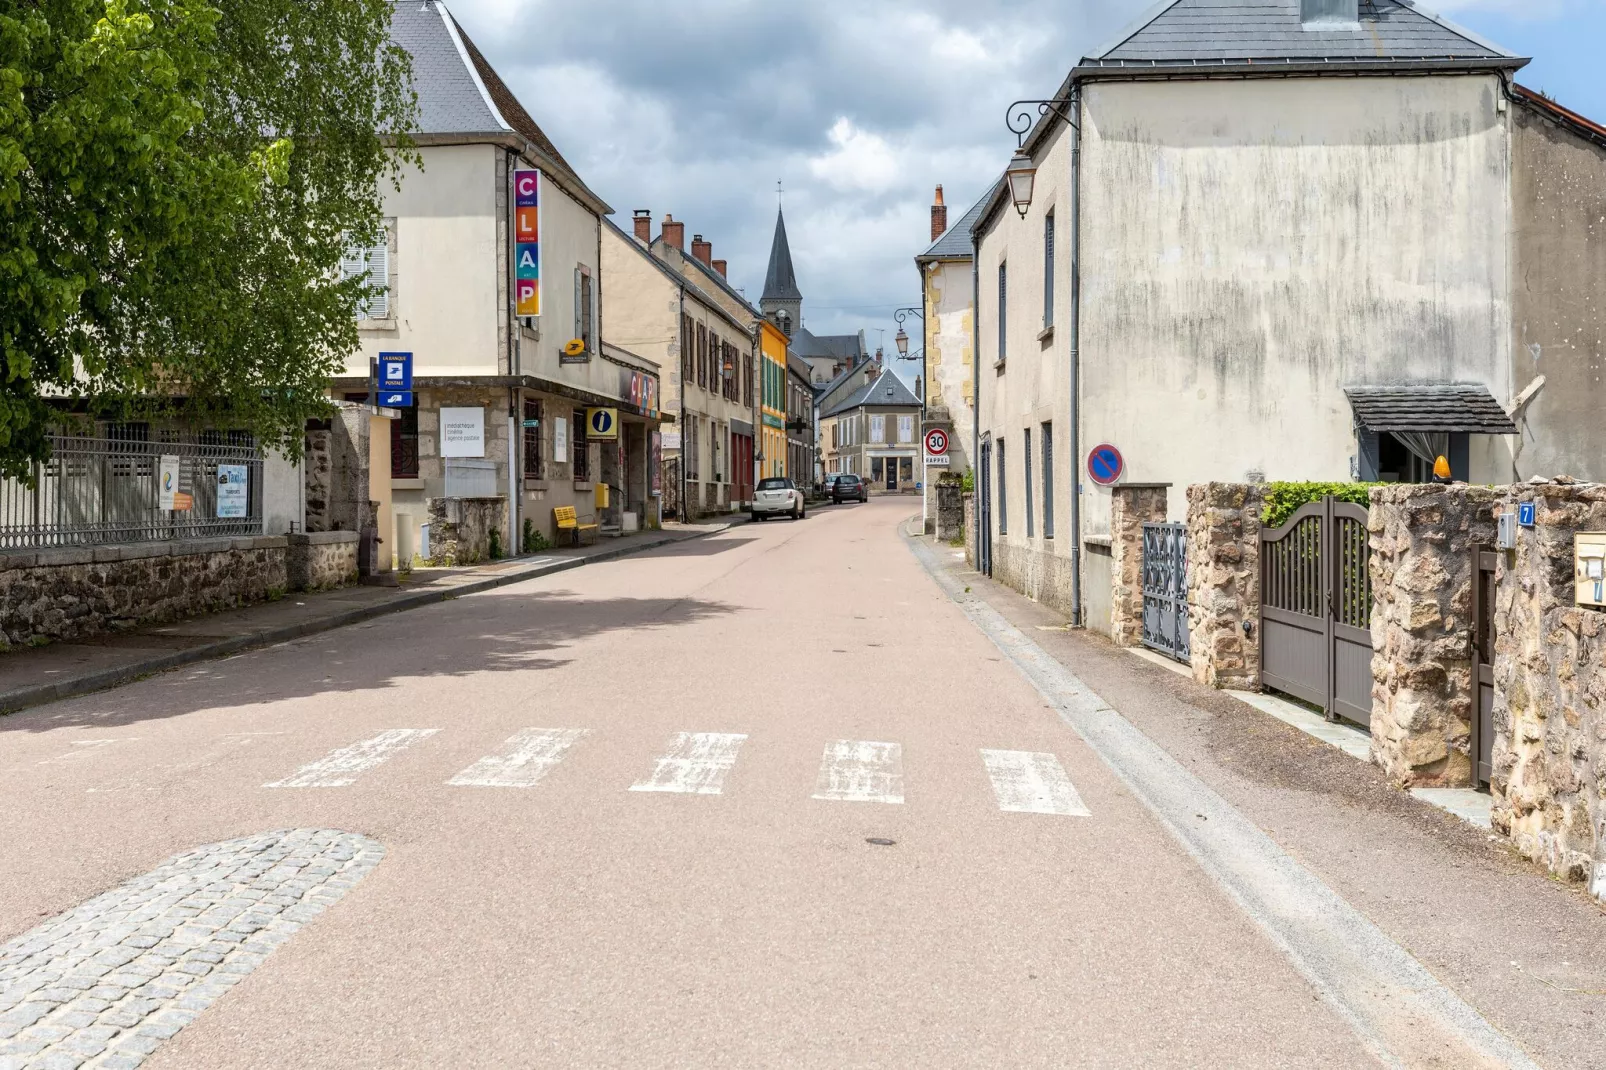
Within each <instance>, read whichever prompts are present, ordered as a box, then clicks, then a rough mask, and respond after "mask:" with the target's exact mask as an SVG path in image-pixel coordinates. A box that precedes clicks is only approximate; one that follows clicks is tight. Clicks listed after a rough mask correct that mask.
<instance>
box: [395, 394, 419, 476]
mask: <svg viewBox="0 0 1606 1070" xmlns="http://www.w3.org/2000/svg"><path fill="white" fill-rule="evenodd" d="M390 477H391V478H392V479H417V478H418V401H417V399H416V398H415V399H414V401H413V404H411V405H409V406H408V407H407V408H405V409H402V410H401V418H400V419H397V420H392V421H390Z"/></svg>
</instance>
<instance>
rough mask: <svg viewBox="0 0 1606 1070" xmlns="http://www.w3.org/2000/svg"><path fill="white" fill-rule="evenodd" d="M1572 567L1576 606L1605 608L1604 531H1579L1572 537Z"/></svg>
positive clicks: (1605, 560)
mask: <svg viewBox="0 0 1606 1070" xmlns="http://www.w3.org/2000/svg"><path fill="white" fill-rule="evenodd" d="M1573 565H1574V572H1573V576H1574V578H1575V579H1576V580H1577V581H1578V597H1577V602H1578V604H1579V605H1581V606H1596V607H1600V608H1606V531H1580V532H1579V533H1578V534H1577V535H1576V536H1574V537H1573Z"/></svg>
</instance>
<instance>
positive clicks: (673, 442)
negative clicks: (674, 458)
mask: <svg viewBox="0 0 1606 1070" xmlns="http://www.w3.org/2000/svg"><path fill="white" fill-rule="evenodd" d="M663 447H664V449H666V450H678V449H680V432H679V431H665V432H664V433H663Z"/></svg>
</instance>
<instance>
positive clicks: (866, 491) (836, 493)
mask: <svg viewBox="0 0 1606 1070" xmlns="http://www.w3.org/2000/svg"><path fill="white" fill-rule="evenodd" d="M831 500H832V501H833V502H838V503H841V502H867V501H869V500H870V487H869V485H868V484H866V483H865V481H864V480H862V479H860V478H859V477H858V476H856V475H852V474H850V473H846V472H844V473H843V474H841V475H839V476H837V477H836V482H834V483H832V484H831Z"/></svg>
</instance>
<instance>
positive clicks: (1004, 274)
mask: <svg viewBox="0 0 1606 1070" xmlns="http://www.w3.org/2000/svg"><path fill="white" fill-rule="evenodd" d="M1008 308H1009V265H1008V264H999V265H998V361H999V363H1000V364H1002V363H1003V361H1004V357H1005V355H1006V353H1007V347H1006V346H1005V345H1004V339H1005V337H1006V332H1005V331H1004V322H1005V320H1006V319H1007V318H1008Z"/></svg>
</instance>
